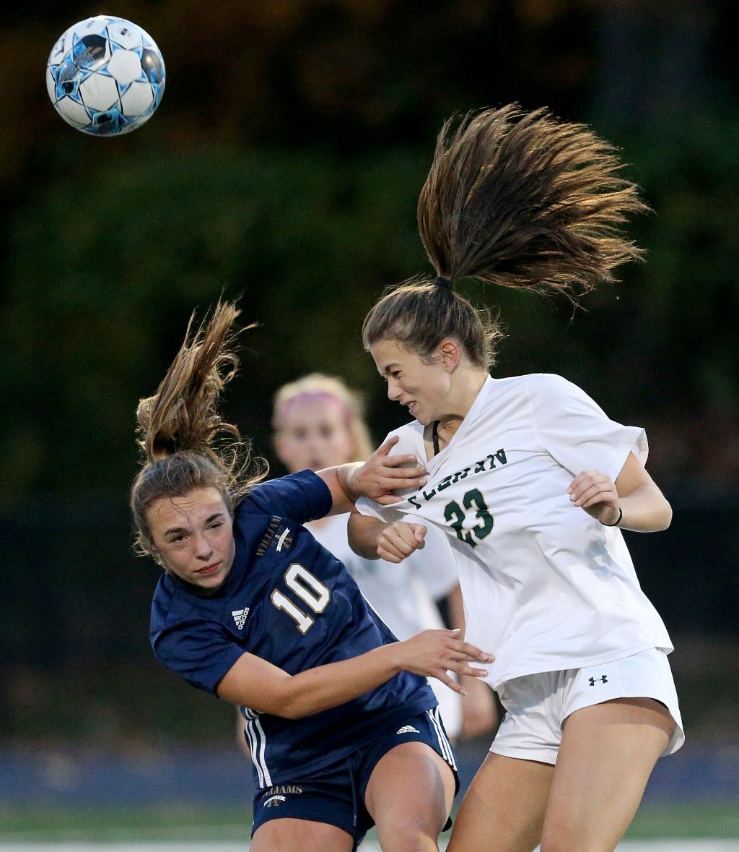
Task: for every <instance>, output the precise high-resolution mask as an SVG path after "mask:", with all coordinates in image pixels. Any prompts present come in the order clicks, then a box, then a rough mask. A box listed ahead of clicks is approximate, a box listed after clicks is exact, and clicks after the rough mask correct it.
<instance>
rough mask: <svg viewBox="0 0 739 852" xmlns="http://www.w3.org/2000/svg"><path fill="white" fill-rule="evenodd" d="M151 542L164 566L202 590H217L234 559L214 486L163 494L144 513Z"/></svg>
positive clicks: (223, 507)
mask: <svg viewBox="0 0 739 852" xmlns="http://www.w3.org/2000/svg"><path fill="white" fill-rule="evenodd" d="M146 518H147V521H148V524H149V532H150V535H151V541H152V544H153V545H154V548H155V551H156V554H157V556H158V557H159V558H160V559H161V560H162V562H163V563H164V566H165V568H166V569H167V570H168V571H171V572H172V573H173V574H176V575H177V576H178V577H179V578H180V579H181V580H184V581H185V582H187V583H192V584H193V585H194V586H200V587H201V588H203V589H217V588H218V587H219V586H220V585H221V583H222V582H223V581H224V580H225V579H226V576H227V575H228V572H229V571H230V570H231V566H232V565H233V560H234V552H235V543H234V536H233V523H232V520H231V516H230V515H229V513H228V509H227V507H226V504H225V502H224V500H223V497H222V496H221V494H220V493H219V491H218V490H217V489H216V488H212V487H207V488H195V489H193V490H192V491H188V492H187V494H184V495H182V496H181V497H163V498H162V499H160V500H157V501H156V503H154V504H153V505H152V506H151V508H150V509H149V511H148V512H147V513H146Z"/></svg>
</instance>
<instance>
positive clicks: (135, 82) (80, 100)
mask: <svg viewBox="0 0 739 852" xmlns="http://www.w3.org/2000/svg"><path fill="white" fill-rule="evenodd" d="M164 80H165V71H164V59H163V58H162V54H161V52H160V50H159V48H158V47H157V46H156V43H155V42H154V40H153V39H152V38H151V36H150V35H149V34H148V33H147V32H145V31H144V30H142V29H141V27H139V26H137V25H136V24H132V23H131V21H127V20H125V19H124V18H115V17H113V16H112V15H96V16H95V17H94V18H87V19H85V20H84V21H80V22H79V23H77V24H75V25H74V26H72V27H70V28H69V29H68V30H66V31H65V32H64V33H63V34H62V35H61V37H60V38H59V40H58V41H57V43H56V44H55V45H54V47H53V48H52V50H51V53H50V54H49V61H48V62H47V64H46V87H47V90H48V92H49V97H50V98H51V102H52V103H53V104H54V108H55V109H56V111H57V112H58V113H59V115H61V117H62V118H63V119H64V120H65V121H66V122H67V123H68V124H71V125H72V127H75V128H76V129H77V130H81V131H83V133H90V134H91V135H93V136H120V135H122V134H123V133H130V132H131V131H132V130H136V128H138V127H141V125H142V124H143V123H144V122H146V121H148V120H149V119H150V118H151V116H152V115H153V114H154V112H155V110H156V108H157V107H158V106H159V103H160V101H161V100H162V95H163V94H164Z"/></svg>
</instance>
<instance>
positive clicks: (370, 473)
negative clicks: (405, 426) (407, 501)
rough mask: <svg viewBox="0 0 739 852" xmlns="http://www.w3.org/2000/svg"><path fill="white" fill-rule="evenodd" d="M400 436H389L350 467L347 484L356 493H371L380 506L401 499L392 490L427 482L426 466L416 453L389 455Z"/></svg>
mask: <svg viewBox="0 0 739 852" xmlns="http://www.w3.org/2000/svg"><path fill="white" fill-rule="evenodd" d="M399 440H400V439H399V438H398V436H397V435H394V436H393V437H392V438H388V440H387V441H385V443H384V444H383V445H382V446H381V447H378V449H376V450H375V451H374V453H372V455H371V456H370V457H369V458H368V459H367V461H366V462H365V463H364V464H363V465H361V466H360V467H358V468H356V469H355V470H353V471H352V473H351V474H350V476H349V478H348V485H349V488H350V489H351V490H352V491H353V492H354V494H355V495H356V496H360V495H363V496H365V497H370V498H371V499H372V500H374V501H375V502H376V503H379V504H380V505H381V506H389V505H391V504H392V503H400V502H401V501H402V499H403V498H402V497H398V496H395V494H394V492H395V491H399V490H402V489H404V488H413V489H416V488H421V487H422V486H424V485H425V484H426V469H425V468H424V466H423V465H422V464H419V463H418V459H417V458H416V457H415V456H413V455H398V456H391V455H390V450H391V449H392V448H393V447H394V446H395V445H396V444H397V443H398V441H399Z"/></svg>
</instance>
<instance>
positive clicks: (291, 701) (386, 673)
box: [276, 643, 402, 719]
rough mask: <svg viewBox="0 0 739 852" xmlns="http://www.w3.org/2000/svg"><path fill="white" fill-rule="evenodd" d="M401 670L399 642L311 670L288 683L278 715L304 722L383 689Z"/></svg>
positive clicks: (297, 675) (301, 673)
mask: <svg viewBox="0 0 739 852" xmlns="http://www.w3.org/2000/svg"><path fill="white" fill-rule="evenodd" d="M401 670H402V666H401V662H400V654H399V653H398V643H393V644H391V645H383V646H382V647H381V648H375V649H373V650H372V651H368V652H367V653H366V654H362V655H361V656H359V657H352V658H351V659H349V660H342V661H341V662H340V663H329V664H328V665H325V666H318V667H316V668H314V669H308V670H307V671H304V672H300V673H299V674H296V675H293V676H292V677H291V678H290V679H289V680H288V681H286V682H285V684H284V687H283V695H282V697H281V700H280V710H279V712H278V713H277V714H276V715H278V716H282V717H284V718H286V719H301V718H302V717H303V716H311V715H313V714H314V713H320V712H321V711H322V710H328V709H330V708H331V707H338V706H339V705H340V704H346V702H347V701H351V700H352V699H354V698H358V697H359V696H360V695H363V694H364V693H365V692H368V691H369V690H370V689H375V687H378V686H381V685H382V684H383V683H386V682H387V681H388V680H390V678H392V677H394V676H395V675H396V674H398V673H399V672H400V671H401Z"/></svg>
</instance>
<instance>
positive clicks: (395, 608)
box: [306, 515, 462, 737]
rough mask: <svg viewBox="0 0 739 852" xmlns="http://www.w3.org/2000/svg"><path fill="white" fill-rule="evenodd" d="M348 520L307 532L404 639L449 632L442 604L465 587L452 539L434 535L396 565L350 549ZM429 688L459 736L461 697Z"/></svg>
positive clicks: (336, 518) (435, 684) (441, 687)
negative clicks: (439, 604) (423, 633)
mask: <svg viewBox="0 0 739 852" xmlns="http://www.w3.org/2000/svg"><path fill="white" fill-rule="evenodd" d="M348 521H349V515H332V516H329V517H327V518H323V519H322V520H320V521H314V522H312V523H309V524H306V527H307V528H308V529H309V530H310V531H311V533H312V534H313V537H314V538H316V539H317V540H318V541H319V542H320V543H321V544H322V545H323V546H324V547H325V548H326V549H327V550H329V551H330V552H331V553H333V555H334V556H335V557H336V558H337V559H339V560H341V562H343V563H344V565H345V566H346V568H347V570H348V571H349V573H350V574H351V575H352V577H353V578H354V580H355V581H356V583H357V585H358V586H359V590H360V591H361V592H362V595H363V596H364V597H365V598H366V600H367V601H368V602H369V604H370V606H371V607H372V608H373V609H374V610H375V612H376V613H377V614H378V615H379V616H380V618H381V619H382V620H383V621H384V622H385V624H387V626H388V627H389V628H390V630H391V631H392V632H393V633H394V634H395V636H396V637H397V638H398V639H400V640H401V641H402V640H404V639H410V637H411V636H415V635H416V634H417V633H420V632H421V631H422V630H430V629H440V628H442V627H444V622H443V621H442V618H441V615H440V613H439V609H438V607H437V605H436V601H438V600H440V599H441V598H443V597H446V595H448V594H449V593H450V592H451V591H452V589H454V588H455V586H456V585H457V583H458V582H459V579H458V577H457V567H456V564H455V560H454V557H453V555H452V552H451V548H450V547H449V544H448V543H447V541H446V537H445V536H444V535H443V534H441V533H440V532H439V531H438V530H434V529H431V530H429V535H428V536H427V541H428V543H427V545H426V547H424V549H423V550H417V551H416V552H415V553H413V554H412V555H411V557H409V558H408V559H405V560H404V561H403V562H402V563H400V564H398V565H396V564H393V563H392V562H385V560H384V559H363V558H362V557H361V556H358V555H357V554H356V553H354V551H353V550H352V549H351V548H350V547H349V540H348V536H347V523H348ZM429 536H430V537H429ZM429 684H430V685H431V687H432V689H433V690H434V692H435V694H436V697H437V699H438V700H439V706H440V709H441V716H442V719H443V720H444V727H445V728H446V731H447V733H448V734H449V736H450V737H456V736H457V735H458V734H459V730H460V727H461V721H462V720H461V706H460V701H459V695H458V694H457V693H456V692H454V691H453V690H451V689H449V687H448V686H446V685H445V684H443V683H442V682H441V681H439V680H436V678H430V679H429Z"/></svg>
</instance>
